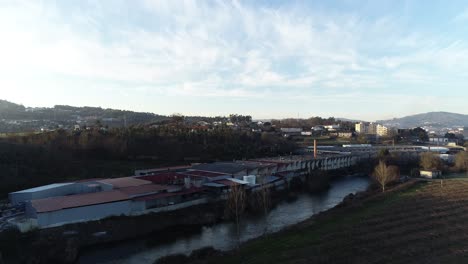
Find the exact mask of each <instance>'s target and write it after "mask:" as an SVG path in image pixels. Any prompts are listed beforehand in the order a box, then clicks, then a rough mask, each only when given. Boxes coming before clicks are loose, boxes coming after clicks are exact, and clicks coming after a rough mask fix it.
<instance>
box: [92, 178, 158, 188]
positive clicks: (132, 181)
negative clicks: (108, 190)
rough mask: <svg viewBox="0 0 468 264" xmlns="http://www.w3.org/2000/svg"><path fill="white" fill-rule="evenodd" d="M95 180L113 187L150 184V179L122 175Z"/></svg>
mask: <svg viewBox="0 0 468 264" xmlns="http://www.w3.org/2000/svg"><path fill="white" fill-rule="evenodd" d="M97 182H100V183H105V184H110V185H112V186H114V188H125V187H131V186H140V185H145V184H151V182H150V181H146V180H141V179H137V178H134V177H123V178H115V179H105V180H99V181H97Z"/></svg>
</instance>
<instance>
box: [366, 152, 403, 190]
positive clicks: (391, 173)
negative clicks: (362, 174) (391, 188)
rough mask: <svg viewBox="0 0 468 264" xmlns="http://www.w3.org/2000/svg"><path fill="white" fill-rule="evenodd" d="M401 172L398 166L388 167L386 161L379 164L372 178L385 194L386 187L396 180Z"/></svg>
mask: <svg viewBox="0 0 468 264" xmlns="http://www.w3.org/2000/svg"><path fill="white" fill-rule="evenodd" d="M398 174H399V171H398V167H396V166H387V164H385V162H384V161H382V160H381V161H379V164H378V165H377V166H376V167H375V168H374V173H373V174H372V177H373V178H374V180H375V181H376V182H377V183H378V184H379V185H380V187H381V188H382V192H385V186H386V185H387V184H388V183H390V182H392V181H394V180H396V179H397V177H398Z"/></svg>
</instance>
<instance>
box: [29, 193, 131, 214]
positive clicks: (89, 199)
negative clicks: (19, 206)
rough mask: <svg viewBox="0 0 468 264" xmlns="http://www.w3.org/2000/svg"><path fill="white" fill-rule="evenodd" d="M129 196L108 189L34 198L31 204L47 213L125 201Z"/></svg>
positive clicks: (38, 211) (41, 211) (39, 211)
mask: <svg viewBox="0 0 468 264" xmlns="http://www.w3.org/2000/svg"><path fill="white" fill-rule="evenodd" d="M129 198H130V197H129V196H128V195H126V194H124V193H123V192H120V191H106V192H97V193H86V194H78V195H70V196H61V197H52V198H46V199H39V200H32V201H31V204H32V206H33V207H34V208H35V209H36V212H37V213H45V212H52V211H58V210H62V209H67V208H75V207H83V206H89V205H95V204H104V203H111V202H117V201H124V200H128V199H129Z"/></svg>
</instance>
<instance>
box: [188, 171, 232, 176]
mask: <svg viewBox="0 0 468 264" xmlns="http://www.w3.org/2000/svg"><path fill="white" fill-rule="evenodd" d="M181 174H184V175H188V176H200V177H219V176H229V175H228V174H226V173H220V172H213V171H202V170H189V171H184V172H181Z"/></svg>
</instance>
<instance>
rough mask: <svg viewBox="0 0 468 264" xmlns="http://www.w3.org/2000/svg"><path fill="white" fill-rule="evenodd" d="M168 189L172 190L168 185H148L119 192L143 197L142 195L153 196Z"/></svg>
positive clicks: (123, 189) (126, 188) (127, 188)
mask: <svg viewBox="0 0 468 264" xmlns="http://www.w3.org/2000/svg"><path fill="white" fill-rule="evenodd" d="M168 189H170V187H169V186H167V185H157V184H146V185H140V186H131V187H125V188H121V189H119V191H121V192H123V193H125V194H127V195H130V196H135V195H141V194H151V193H157V192H162V191H165V190H168Z"/></svg>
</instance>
